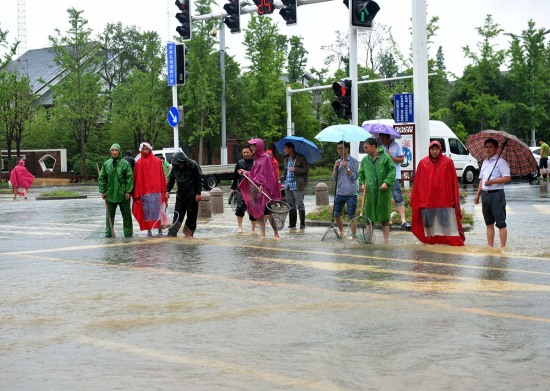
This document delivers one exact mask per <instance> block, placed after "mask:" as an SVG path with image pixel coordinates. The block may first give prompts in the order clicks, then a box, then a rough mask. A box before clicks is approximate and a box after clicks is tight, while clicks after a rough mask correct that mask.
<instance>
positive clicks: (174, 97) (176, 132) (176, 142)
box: [172, 86, 180, 151]
mask: <svg viewBox="0 0 550 391" xmlns="http://www.w3.org/2000/svg"><path fill="white" fill-rule="evenodd" d="M172 106H174V107H178V86H172ZM179 138H180V134H179V128H178V124H176V126H174V148H175V149H176V151H177V150H178V148H179V147H180V141H179Z"/></svg>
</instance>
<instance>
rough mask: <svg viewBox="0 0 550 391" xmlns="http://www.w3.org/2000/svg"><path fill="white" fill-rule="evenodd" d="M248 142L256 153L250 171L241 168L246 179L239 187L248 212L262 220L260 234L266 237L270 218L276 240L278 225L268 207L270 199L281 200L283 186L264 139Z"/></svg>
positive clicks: (277, 237) (256, 218) (240, 172)
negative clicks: (266, 228) (266, 226)
mask: <svg viewBox="0 0 550 391" xmlns="http://www.w3.org/2000/svg"><path fill="white" fill-rule="evenodd" d="M248 144H249V145H250V148H251V149H252V153H253V154H254V164H253V165H252V169H251V170H250V171H246V170H244V169H241V170H239V174H241V175H243V176H244V177H245V179H243V180H242V181H241V183H240V184H239V189H240V190H241V194H242V196H243V200H244V202H245V203H246V209H247V211H248V214H249V215H250V216H251V217H253V218H254V219H255V220H258V221H259V222H260V235H261V238H262V239H265V218H266V217H267V219H268V220H269V222H270V224H271V227H272V228H273V236H274V238H275V240H278V239H279V232H278V229H277V225H276V224H275V222H274V221H273V217H272V216H271V211H270V210H269V208H267V203H268V201H269V200H270V199H271V200H277V201H278V200H281V198H282V197H281V188H280V187H279V178H277V176H276V174H275V170H274V169H273V162H272V160H271V158H270V157H269V155H268V154H267V153H265V152H264V141H263V140H262V139H259V138H254V139H251V140H248Z"/></svg>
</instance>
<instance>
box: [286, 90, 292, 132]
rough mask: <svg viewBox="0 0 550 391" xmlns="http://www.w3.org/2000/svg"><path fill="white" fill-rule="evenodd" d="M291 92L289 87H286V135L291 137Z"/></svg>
mask: <svg viewBox="0 0 550 391" xmlns="http://www.w3.org/2000/svg"><path fill="white" fill-rule="evenodd" d="M291 94H292V90H291V89H290V87H289V86H287V87H286V135H287V136H292V104H291V102H292V101H291Z"/></svg>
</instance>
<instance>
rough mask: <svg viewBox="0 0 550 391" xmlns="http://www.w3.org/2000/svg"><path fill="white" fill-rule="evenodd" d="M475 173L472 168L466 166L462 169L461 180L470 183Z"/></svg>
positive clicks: (472, 181)
mask: <svg viewBox="0 0 550 391" xmlns="http://www.w3.org/2000/svg"><path fill="white" fill-rule="evenodd" d="M475 176H476V174H475V172H474V170H473V169H472V168H467V169H465V170H464V174H462V182H464V183H467V184H470V183H474V178H475Z"/></svg>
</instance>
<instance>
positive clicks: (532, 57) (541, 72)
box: [507, 20, 550, 139]
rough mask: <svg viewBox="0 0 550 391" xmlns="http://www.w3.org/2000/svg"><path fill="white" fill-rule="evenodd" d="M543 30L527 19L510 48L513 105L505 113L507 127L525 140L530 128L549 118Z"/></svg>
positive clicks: (549, 90)
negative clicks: (524, 27)
mask: <svg viewBox="0 0 550 391" xmlns="http://www.w3.org/2000/svg"><path fill="white" fill-rule="evenodd" d="M545 30H546V29H544V28H541V29H536V28H535V22H534V21H532V20H530V21H529V22H528V26H527V29H526V30H524V31H523V32H522V34H521V36H512V44H511V46H510V49H509V54H510V57H511V60H510V71H509V73H508V75H507V78H508V79H509V81H510V83H509V84H508V85H509V88H508V93H509V95H508V99H509V100H510V101H511V102H514V103H515V105H514V107H513V109H512V110H510V111H509V112H508V118H509V120H508V121H509V122H508V124H509V127H510V128H511V127H512V126H513V127H514V128H515V129H516V131H517V132H518V133H517V134H519V135H522V136H523V137H524V138H525V139H527V138H528V137H527V135H528V134H529V132H530V130H531V129H538V128H539V127H540V125H541V123H543V122H544V121H548V119H549V116H548V114H547V113H548V109H549V107H548V103H549V102H548V96H550V87H548V86H549V81H550V78H549V76H550V74H549V72H548V67H549V65H550V64H549V61H548V60H549V56H548V53H549V52H550V49H549V48H546V47H545V39H544V38H545V37H544V33H545ZM545 98H546V99H545Z"/></svg>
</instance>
